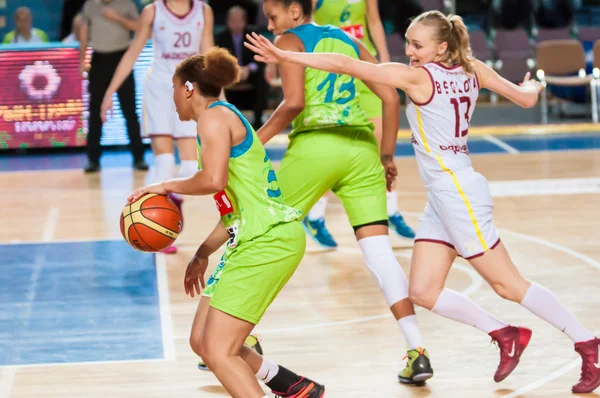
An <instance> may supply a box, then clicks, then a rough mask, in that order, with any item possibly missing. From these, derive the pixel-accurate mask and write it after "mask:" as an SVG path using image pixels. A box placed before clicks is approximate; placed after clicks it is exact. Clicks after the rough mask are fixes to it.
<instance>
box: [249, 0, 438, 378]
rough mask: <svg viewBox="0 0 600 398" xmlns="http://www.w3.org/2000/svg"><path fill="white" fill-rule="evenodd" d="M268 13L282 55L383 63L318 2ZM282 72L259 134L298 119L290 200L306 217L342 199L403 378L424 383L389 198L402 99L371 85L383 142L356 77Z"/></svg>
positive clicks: (278, 0)
mask: <svg viewBox="0 0 600 398" xmlns="http://www.w3.org/2000/svg"><path fill="white" fill-rule="evenodd" d="M264 11H265V15H266V16H267V19H268V21H269V25H268V28H269V30H270V31H271V32H273V33H274V34H275V35H276V36H278V38H277V39H276V45H277V46H278V47H279V48H281V49H282V50H289V51H303V52H306V53H312V54H315V55H316V56H320V57H325V56H326V55H325V54H324V53H330V52H336V53H340V54H347V55H348V56H350V57H353V58H355V59H359V58H360V59H362V60H366V61H367V62H375V58H374V57H373V55H372V54H371V53H370V52H369V51H368V50H367V48H366V47H365V46H364V45H363V44H362V43H361V42H360V41H359V40H358V39H356V38H354V37H352V36H349V35H347V34H345V33H344V32H343V31H342V30H341V29H339V28H337V27H333V26H319V25H315V24H313V23H312V18H311V14H312V1H311V0H266V1H265V3H264ZM279 71H280V74H281V82H282V88H283V93H284V98H283V101H282V103H281V105H280V106H279V107H278V108H277V109H276V110H275V112H274V113H273V114H272V115H271V117H270V118H269V120H268V121H267V122H266V123H265V125H264V126H263V127H262V128H261V129H260V130H259V131H258V133H257V134H258V136H259V137H260V139H261V141H262V142H263V143H265V142H268V141H269V140H270V139H271V138H273V137H274V136H275V135H277V134H279V133H280V132H281V131H283V130H284V129H285V128H286V127H287V126H288V125H289V123H290V122H292V126H293V130H292V132H291V133H290V143H289V145H288V148H287V150H286V152H285V155H284V157H283V160H282V161H281V164H280V166H279V168H278V169H277V176H278V179H279V186H280V188H281V192H282V193H283V195H285V198H286V203H288V204H289V205H290V206H293V207H295V208H297V209H299V210H300V211H301V212H302V213H303V214H306V212H307V211H308V210H309V209H310V208H311V207H312V206H313V205H314V203H315V202H317V200H319V198H321V197H322V196H323V194H325V193H326V192H329V191H332V192H333V193H335V194H336V195H337V196H338V197H339V198H340V200H341V202H342V204H343V206H344V209H345V211H346V214H347V215H348V219H349V222H350V225H351V226H352V228H353V229H354V233H355V238H356V240H357V241H358V245H359V247H360V250H361V252H362V254H363V258H364V260H365V263H366V265H367V267H368V269H369V272H370V273H371V275H372V276H373V278H374V279H375V281H376V282H377V284H378V286H379V288H380V290H381V291H382V293H383V296H384V298H385V300H386V303H387V306H388V308H389V309H390V311H391V312H392V314H393V315H394V318H395V319H396V323H397V324H398V326H399V327H400V329H401V330H402V333H403V334H404V337H405V339H406V343H407V357H408V363H407V364H406V367H405V368H404V369H402V370H401V371H400V373H399V374H398V379H399V380H400V381H401V382H403V383H419V384H420V383H423V382H424V381H425V380H427V379H429V378H430V377H432V376H433V370H432V368H431V364H430V361H429V354H428V353H427V350H425V349H423V344H424V343H423V338H422V336H421V331H420V329H419V325H418V322H417V318H416V316H415V310H414V306H413V305H412V303H411V302H410V300H409V299H408V281H407V279H406V276H405V275H404V272H403V271H402V268H401V267H400V264H399V263H398V260H397V259H396V255H395V254H394V252H393V250H392V246H391V244H390V239H389V236H388V234H389V230H388V217H387V212H386V194H385V193H386V185H387V188H390V187H391V186H392V184H393V181H394V180H395V178H396V173H397V171H396V166H395V163H394V150H395V148H396V136H397V132H398V123H399V113H400V110H399V106H398V103H399V98H398V94H397V92H396V91H395V90H394V89H392V88H391V87H386V86H383V85H380V84H370V83H369V88H370V89H371V90H373V91H374V92H375V93H376V95H377V96H378V97H380V98H381V99H382V111H383V115H384V118H383V129H382V130H383V133H382V140H381V144H380V143H379V142H378V140H377V139H376V137H375V135H374V134H373V128H374V127H373V123H371V122H370V121H369V120H368V119H367V117H366V115H365V113H364V112H363V110H362V109H361V104H360V102H359V97H357V95H356V94H357V87H356V83H355V79H354V78H351V77H350V76H343V75H336V74H333V73H323V72H320V71H317V70H315V69H311V68H304V67H303V66H300V65H294V64H290V63H283V64H280V65H279ZM380 148H381V149H380ZM386 182H387V184H386Z"/></svg>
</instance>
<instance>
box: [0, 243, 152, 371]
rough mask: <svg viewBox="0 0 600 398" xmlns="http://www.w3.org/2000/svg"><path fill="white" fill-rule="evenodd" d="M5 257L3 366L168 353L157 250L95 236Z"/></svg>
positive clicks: (1, 266) (0, 302) (0, 326)
mask: <svg viewBox="0 0 600 398" xmlns="http://www.w3.org/2000/svg"><path fill="white" fill-rule="evenodd" d="M0 259H1V262H0V365H25V364H43V363H67V362H84V361H85V362H87V361H121V360H135V359H138V360H139V359H162V358H163V344H162V335H161V318H160V309H159V298H158V289H157V276H156V270H155V265H154V256H153V255H150V254H145V253H141V252H136V251H134V250H133V249H131V248H130V247H129V246H128V245H127V244H126V243H125V242H121V241H102V242H100V241H95V242H73V243H53V244H23V245H0Z"/></svg>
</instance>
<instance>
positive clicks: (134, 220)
mask: <svg viewBox="0 0 600 398" xmlns="http://www.w3.org/2000/svg"><path fill="white" fill-rule="evenodd" d="M120 224H121V234H122V235H123V238H125V240H126V241H127V243H129V244H130V245H131V247H133V248H134V249H136V250H139V251H143V252H158V251H161V250H164V249H166V248H167V247H169V246H171V245H172V244H173V242H175V239H177V236H179V233H180V232H181V229H182V228H183V218H182V217H181V212H180V211H179V209H178V208H177V206H176V205H175V203H173V201H172V200H171V199H169V198H168V197H166V196H164V195H157V194H147V195H144V196H142V197H141V198H140V199H138V200H137V201H136V202H133V203H132V204H130V205H127V206H125V208H124V209H123V211H122V212H121V220H120Z"/></svg>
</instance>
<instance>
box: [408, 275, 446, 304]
mask: <svg viewBox="0 0 600 398" xmlns="http://www.w3.org/2000/svg"><path fill="white" fill-rule="evenodd" d="M440 293H441V290H439V289H436V288H433V287H432V286H428V284H427V283H423V282H418V281H411V283H410V286H409V287H408V297H409V298H410V301H412V303H413V304H414V305H418V306H419V307H423V308H427V309H432V308H433V307H434V306H435V303H436V301H437V299H438V297H439V296H440Z"/></svg>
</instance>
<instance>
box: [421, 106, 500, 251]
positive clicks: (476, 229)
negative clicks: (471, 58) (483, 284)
mask: <svg viewBox="0 0 600 398" xmlns="http://www.w3.org/2000/svg"><path fill="white" fill-rule="evenodd" d="M415 109H416V110H417V122H418V123H419V132H420V133H421V138H422V139H423V146H424V147H425V150H426V151H427V152H429V153H431V150H430V149H429V144H428V143H427V139H426V138H425V132H424V131H423V123H421V111H420V110H419V107H418V106H416V105H415ZM435 157H436V159H437V161H438V163H439V164H440V167H441V168H442V170H444V171H445V172H446V173H448V174H450V176H452V181H453V182H454V185H455V186H456V189H457V190H458V193H459V194H460V197H461V198H462V200H463V201H464V202H465V205H466V206H467V211H468V212H469V216H470V217H471V222H472V223H473V226H474V227H475V232H476V233H477V237H478V238H479V242H480V243H481V247H483V250H484V251H487V250H488V249H489V247H488V245H487V243H486V242H485V239H483V234H482V233H481V228H479V223H478V222H477V218H475V213H474V212H473V208H472V207H471V203H470V202H469V199H467V195H465V191H463V189H462V187H461V186H460V183H459V182H458V178H456V174H454V172H453V171H452V170H450V169H449V168H447V167H446V165H445V164H444V161H443V160H442V157H441V156H440V155H438V154H435Z"/></svg>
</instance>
